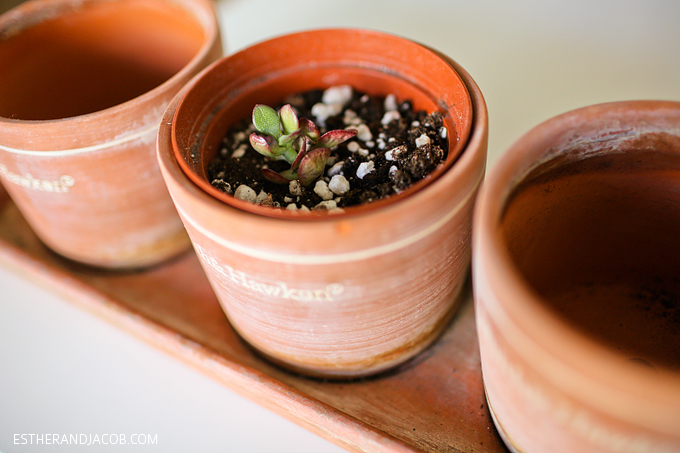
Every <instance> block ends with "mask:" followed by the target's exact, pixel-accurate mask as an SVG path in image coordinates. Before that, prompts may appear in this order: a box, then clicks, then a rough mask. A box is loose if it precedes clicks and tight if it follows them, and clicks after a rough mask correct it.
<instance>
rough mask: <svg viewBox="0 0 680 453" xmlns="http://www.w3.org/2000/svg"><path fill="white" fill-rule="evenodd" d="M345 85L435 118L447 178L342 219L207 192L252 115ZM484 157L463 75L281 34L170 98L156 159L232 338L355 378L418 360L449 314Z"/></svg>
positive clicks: (358, 43)
mask: <svg viewBox="0 0 680 453" xmlns="http://www.w3.org/2000/svg"><path fill="white" fill-rule="evenodd" d="M309 55H313V56H314V58H309ZM346 83H348V84H351V85H353V86H354V87H355V88H356V89H358V90H361V91H364V92H367V93H370V94H375V95H383V96H385V95H387V94H390V93H394V94H396V95H397V97H398V98H399V99H412V100H413V102H414V105H415V107H416V108H419V109H425V110H428V111H433V110H439V111H441V112H442V113H443V114H444V115H445V123H446V126H447V128H448V129H449V131H450V133H451V136H452V137H454V139H452V140H451V141H450V149H449V153H450V158H449V160H448V161H447V162H446V164H443V165H442V166H441V167H440V168H439V169H438V170H437V171H436V172H435V173H434V174H432V175H431V176H430V177H429V178H427V179H426V180H423V181H421V183H419V184H418V185H416V186H415V187H412V188H411V189H410V190H408V191H406V192H405V193H402V194H400V195H398V196H394V197H393V198H388V199H384V200H381V201H378V202H375V203H372V204H368V205H363V206H359V207H355V208H347V209H346V211H345V213H344V214H328V213H327V212H323V213H321V212H316V211H312V212H310V213H306V214H301V213H297V214H296V213H292V212H290V211H284V210H280V209H274V208H267V207H263V206H257V205H253V204H249V203H246V202H243V201H241V200H237V199H235V198H233V197H231V196H229V195H226V194H223V193H221V192H218V191H217V190H215V189H214V188H212V187H211V186H210V185H209V183H208V181H207V180H206V178H205V167H206V165H207V164H208V162H209V161H210V159H211V157H212V156H214V155H215V153H216V152H217V151H218V149H219V144H220V141H221V139H222V138H223V136H224V134H225V133H226V130H227V128H228V127H229V126H230V125H231V124H233V123H234V122H236V121H238V120H241V119H242V118H247V117H249V115H250V111H251V110H252V107H253V105H254V104H255V103H266V104H271V105H274V104H276V103H278V102H281V101H282V100H283V99H284V97H286V96H287V95H291V94H295V93H300V92H304V91H306V90H309V89H312V88H327V87H329V86H332V85H337V84H346ZM455 137H458V138H459V139H458V140H456V139H455ZM486 144H487V114H486V106H485V104H484V99H483V97H482V95H481V93H480V91H479V89H478V87H477V86H476V85H475V83H474V81H473V80H472V79H471V78H470V76H469V75H468V74H467V73H466V72H465V71H464V70H463V69H462V68H460V67H459V66H458V65H456V64H455V63H453V62H451V61H447V60H445V59H444V58H442V57H440V56H439V55H438V54H436V53H435V52H433V51H430V50H428V49H426V48H425V47H423V46H420V45H418V44H415V43H413V42H411V41H408V40H406V39H402V38H398V37H395V36H391V35H387V34H383V33H378V32H372V31H365V30H345V29H337V30H317V31H310V32H304V33H297V34H293V35H287V36H283V37H280V38H276V39H273V40H269V41H266V42H263V43H261V44H257V45H255V46H253V47H251V48H248V49H246V50H244V51H242V52H239V53H236V54H234V55H232V56H230V57H227V58H225V59H223V60H221V61H219V62H217V63H215V64H213V65H212V66H211V67H210V68H208V69H207V70H206V71H204V72H203V73H202V74H201V75H200V76H198V77H197V78H195V79H194V80H193V81H192V82H190V84H189V85H188V87H187V88H186V89H185V90H184V92H183V93H182V94H180V95H178V96H177V97H176V98H175V99H174V100H173V102H172V104H171V106H170V107H169V108H168V111H167V112H166V115H165V118H164V120H163V122H162V126H161V129H160V131H159V140H158V151H159V159H160V164H161V170H162V172H163V176H164V178H165V181H166V183H167V185H168V188H169V191H170V194H171V195H172V197H173V199H174V201H175V204H176V206H177V209H178V211H179V213H180V216H181V217H182V220H183V221H184V224H185V226H186V228H187V231H188V232H189V235H190V237H191V239H192V241H193V245H194V248H195V249H196V251H197V253H198V256H199V258H200V260H201V263H202V265H203V267H204V269H205V272H206V274H207V275H208V278H209V280H210V282H211V284H212V286H213V289H214V290H215V293H216V294H217V297H218V298H219V300H220V303H221V304H222V307H223V308H224V310H225V312H226V314H227V316H228V318H229V319H230V321H231V323H232V325H233V326H234V328H235V329H236V330H237V331H238V332H239V333H240V334H241V335H242V337H243V338H244V339H245V340H246V341H247V342H249V343H250V344H251V345H252V346H253V347H254V348H255V349H257V350H258V351H260V352H261V353H262V354H263V355H265V356H267V357H269V358H270V359H272V360H274V361H275V362H278V363H279V364H281V365H283V366H286V367H288V368H290V369H293V370H296V371H300V372H303V373H307V374H311V375H319V376H334V377H354V376H362V375H367V374H372V373H377V372H379V371H382V370H385V369H388V368H390V367H394V366H395V365H398V364H400V363H402V362H404V361H405V360H407V359H409V358H410V357H412V356H413V355H415V354H417V353H418V352H419V351H421V350H423V349H424V348H425V347H426V346H427V345H429V344H430V343H431V342H432V341H433V340H434V339H435V338H436V337H437V335H438V334H439V333H440V332H441V331H442V329H443V328H444V327H445V326H446V324H447V322H448V320H449V319H450V317H451V315H452V314H453V313H454V311H455V309H456V304H457V300H458V295H459V293H460V290H461V287H462V285H463V282H464V280H465V277H466V275H467V272H468V268H469V259H470V229H471V213H472V205H473V201H474V198H475V194H476V192H477V188H478V186H479V184H480V182H481V180H482V178H483V174H484V168H485V159H486ZM252 152H254V151H252Z"/></svg>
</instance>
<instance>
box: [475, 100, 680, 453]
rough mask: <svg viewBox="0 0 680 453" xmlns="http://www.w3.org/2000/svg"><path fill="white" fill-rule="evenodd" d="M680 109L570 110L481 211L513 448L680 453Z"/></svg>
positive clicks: (480, 240) (487, 358)
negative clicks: (679, 176) (679, 334)
mask: <svg viewBox="0 0 680 453" xmlns="http://www.w3.org/2000/svg"><path fill="white" fill-rule="evenodd" d="M678 175H680V103H677V102H662V101H630V102H617V103H610V104H602V105H595V106H590V107H586V108H583V109H579V110H575V111H572V112H568V113H565V114H563V115H561V116H558V117H556V118H553V119H551V120H548V121H546V122H545V123H543V124H541V125H539V126H537V127H536V128H534V129H533V130H531V131H529V132H528V133H527V134H526V135H524V136H523V137H522V138H520V139H519V140H518V141H517V142H516V143H515V144H514V145H513V146H512V147H511V148H510V149H509V150H508V151H507V152H506V153H505V154H504V155H503V157H502V158H501V160H500V161H499V162H498V163H497V165H496V166H495V167H494V168H493V170H492V171H491V172H490V174H489V177H488V179H487V183H486V184H485V187H484V188H483V190H482V192H481V194H480V197H479V199H478V203H477V205H476V212H475V224H474V234H473V235H474V244H473V250H474V256H473V281H474V291H475V303H476V315H477V330H478V335H479V341H480V351H481V358H482V373H483V377H484V384H485V388H486V392H487V397H488V401H489V407H490V409H491V411H492V413H493V414H494V417H495V421H496V424H497V426H498V428H499V430H500V432H501V433H502V435H503V437H504V439H505V440H506V443H507V444H508V445H509V446H510V447H511V448H512V449H513V450H514V451H518V452H523V453H532V452H536V453H538V452H545V451H551V452H565V453H566V452H574V451H578V452H677V451H680V337H679V336H678V332H679V331H680V298H679V297H678V296H680V281H679V280H678V275H680V261H679V260H678V256H680V239H678V234H677V232H678V230H679V228H680V195H679V194H680V179H678Z"/></svg>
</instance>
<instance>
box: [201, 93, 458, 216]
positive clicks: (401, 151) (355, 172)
mask: <svg viewBox="0 0 680 453" xmlns="http://www.w3.org/2000/svg"><path fill="white" fill-rule="evenodd" d="M333 90H335V91H333ZM350 91H351V94H350ZM325 93H326V94H325V95H324V91H322V90H313V91H309V92H306V93H302V94H298V95H295V96H292V97H290V98H288V99H286V100H285V101H284V104H286V103H288V104H291V105H292V106H293V108H294V109H295V111H296V113H297V114H298V117H300V118H308V119H310V120H312V121H313V122H314V123H315V124H316V125H317V127H319V130H320V132H321V133H322V134H323V133H324V132H325V131H328V130H333V129H348V128H352V127H353V128H355V129H357V135H356V136H355V137H354V138H352V139H350V140H348V141H346V142H344V143H342V144H340V145H338V146H337V147H335V148H334V149H332V153H331V157H330V158H329V159H328V161H327V166H326V171H325V173H324V175H323V176H322V177H320V178H319V179H318V180H317V181H316V182H314V183H312V184H310V185H308V186H307V187H302V186H301V185H300V184H299V183H298V182H297V181H296V182H293V183H291V184H275V183H272V182H270V181H268V180H266V179H264V177H262V175H261V169H262V168H267V167H268V168H271V169H272V170H274V171H277V172H279V171H282V170H286V169H287V168H290V165H289V164H287V163H286V162H285V161H273V160H271V159H268V158H266V157H264V156H262V155H261V154H259V153H258V152H256V151H255V150H253V149H252V147H251V145H250V143H249V139H248V137H249V135H250V133H251V132H254V130H255V129H254V127H253V126H252V124H251V120H250V118H247V119H244V120H243V121H242V122H240V123H239V124H237V125H235V126H234V127H232V128H231V129H230V130H229V131H228V132H227V134H226V136H225V138H224V140H223V143H222V147H221V150H220V152H219V153H218V155H217V157H216V158H215V159H214V160H213V161H212V162H210V164H209V166H208V175H209V177H210V179H211V183H212V185H213V186H215V187H216V188H218V189H219V190H221V191H223V192H226V193H228V194H233V195H235V196H236V197H238V198H243V199H250V201H253V198H254V199H255V200H254V202H256V203H259V204H262V205H266V206H273V207H281V208H287V209H294V210H297V209H301V210H306V209H328V210H333V209H336V208H343V207H347V206H355V205H359V204H363V203H369V202H371V201H375V200H379V199H381V198H384V197H387V196H390V195H392V194H395V193H398V192H401V191H403V190H404V189H406V188H407V187H409V186H410V185H412V184H413V183H415V182H417V181H419V180H421V179H423V178H424V177H425V176H427V175H428V174H429V173H431V172H432V171H433V170H434V169H435V168H436V167H437V166H438V165H439V164H441V163H442V162H443V161H444V160H445V159H446V155H447V149H448V140H450V139H453V140H455V139H456V138H455V136H454V137H450V136H449V134H451V133H452V131H448V130H447V129H446V128H445V127H444V126H443V117H442V115H441V113H439V112H433V113H429V114H428V112H425V111H415V110H414V109H413V107H412V104H411V102H410V101H408V100H403V101H397V100H396V99H395V98H394V96H392V95H390V96H387V97H386V98H382V97H373V96H369V95H366V94H365V93H361V92H357V91H354V90H351V88H350V87H348V86H344V87H332V88H331V89H329V90H327V91H326V92H325ZM339 93H340V94H339ZM343 93H344V95H343ZM338 99H340V101H341V102H342V101H344V102H342V106H341V107H340V106H336V107H335V110H334V111H333V107H329V104H333V103H334V101H338ZM324 100H325V102H323V101H324ZM335 103H337V102H335ZM315 105H316V107H314V106H315ZM272 107H274V108H276V109H277V110H278V109H279V108H280V107H281V106H272ZM329 111H331V112H330V113H331V114H330V116H327V115H329ZM332 113H335V114H332ZM320 181H321V182H320ZM347 183H349V190H348V191H347V192H345V190H346V189H347ZM239 186H247V187H249V188H250V189H252V190H249V189H247V188H244V187H241V189H239ZM329 186H330V187H329ZM244 194H245V195H244Z"/></svg>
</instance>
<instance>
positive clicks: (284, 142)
mask: <svg viewBox="0 0 680 453" xmlns="http://www.w3.org/2000/svg"><path fill="white" fill-rule="evenodd" d="M300 134H301V130H300V129H298V130H295V131H293V132H291V133H290V134H287V135H282V136H281V137H279V139H278V142H279V145H281V146H293V143H295V140H296V139H297V138H298V137H300Z"/></svg>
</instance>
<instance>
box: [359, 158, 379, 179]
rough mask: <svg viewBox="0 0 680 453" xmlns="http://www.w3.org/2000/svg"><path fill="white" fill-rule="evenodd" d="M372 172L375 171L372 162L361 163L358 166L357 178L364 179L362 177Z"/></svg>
mask: <svg viewBox="0 0 680 453" xmlns="http://www.w3.org/2000/svg"><path fill="white" fill-rule="evenodd" d="M373 170H375V164H374V163H373V161H369V162H362V163H360V164H359V168H357V178H359V179H364V176H366V175H367V174H369V173H371V172H372V171H373Z"/></svg>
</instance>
